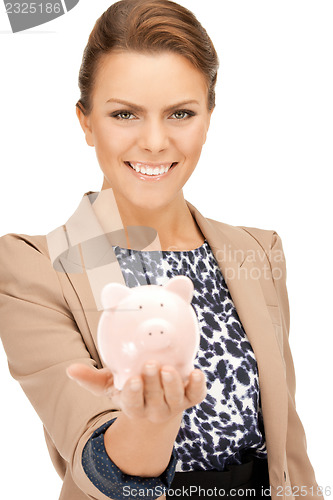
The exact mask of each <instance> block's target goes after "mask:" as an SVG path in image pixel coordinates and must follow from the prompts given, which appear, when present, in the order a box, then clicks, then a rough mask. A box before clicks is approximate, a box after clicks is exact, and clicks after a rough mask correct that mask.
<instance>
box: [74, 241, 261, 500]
mask: <svg viewBox="0 0 333 500" xmlns="http://www.w3.org/2000/svg"><path fill="white" fill-rule="evenodd" d="M114 251H115V254H116V256H117V259H118V262H119V265H120V267H121V270H122V273H123V276H124V280H125V283H126V285H127V286H129V287H135V286H141V285H146V284H152V285H163V284H164V283H166V281H168V280H169V279H170V278H172V277H173V276H177V275H184V276H188V277H189V278H191V280H192V281H193V284H194V294H193V298H192V306H193V308H194V310H195V313H196V315H197V318H198V321H199V326H200V349H199V352H198V354H197V357H196V359H195V363H194V364H195V367H196V368H200V369H201V370H202V371H204V373H205V375H206V380H207V388H208V392H207V396H206V398H205V400H204V401H203V402H202V403H200V404H198V405H196V406H194V407H192V408H189V409H187V410H186V411H185V412H184V415H183V420H182V423H181V427H180V430H179V433H178V435H177V438H176V442H175V444H174V452H173V456H174V458H175V464H174V466H175V470H176V471H192V470H219V471H222V470H224V469H225V466H226V465H230V464H240V463H242V456H243V455H244V454H245V453H247V452H249V451H251V452H252V453H253V454H254V455H256V456H257V457H259V458H266V456H267V451H266V446H265V436H264V426H263V419H262V413H261V407H260V391H259V378H258V368H257V363H256V359H255V355H254V352H253V350H252V347H251V344H250V342H249V340H248V338H247V336H246V333H245V331H244V329H243V327H242V324H241V322H240V319H239V317H238V314H237V311H236V309H235V306H234V304H233V301H232V298H231V296H230V293H229V290H228V288H227V285H226V282H225V280H224V278H223V276H222V273H221V270H220V268H219V266H218V263H217V261H216V259H215V256H214V254H213V252H212V250H211V248H210V246H209V244H208V242H207V241H205V242H204V243H203V244H202V245H201V246H200V247H199V248H196V249H194V250H188V251H157V252H154V251H136V250H130V249H126V248H120V247H117V246H115V247H114ZM104 425H105V424H104ZM96 433H97V431H95V434H96ZM97 434H98V433H97ZM83 458H84V457H83ZM87 460H88V458H87V456H86V463H85V467H84V468H85V470H86V473H87V474H88V476H89V473H88V472H87V470H90V469H93V468H92V467H89V464H87ZM109 460H110V459H109ZM90 475H91V476H92V477H90V476H89V477H90V479H91V480H92V482H94V480H93V473H92V472H90ZM113 494H114V493H113Z"/></svg>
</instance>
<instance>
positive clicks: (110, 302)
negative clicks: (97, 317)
mask: <svg viewBox="0 0 333 500" xmlns="http://www.w3.org/2000/svg"><path fill="white" fill-rule="evenodd" d="M130 294H131V289H130V288H128V287H127V286H125V285H121V284H120V283H108V284H107V285H105V287H104V288H103V289H102V293H101V302H102V306H103V309H111V308H113V307H117V305H118V304H119V302H121V301H122V300H123V299H125V298H126V297H128V296H129V295H130Z"/></svg>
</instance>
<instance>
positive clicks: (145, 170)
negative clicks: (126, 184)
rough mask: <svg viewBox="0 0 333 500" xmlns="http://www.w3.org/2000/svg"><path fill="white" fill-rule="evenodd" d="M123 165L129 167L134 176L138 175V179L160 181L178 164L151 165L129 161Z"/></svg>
mask: <svg viewBox="0 0 333 500" xmlns="http://www.w3.org/2000/svg"><path fill="white" fill-rule="evenodd" d="M124 163H125V165H127V166H128V167H130V168H131V169H132V171H133V172H134V173H135V174H137V175H139V177H140V178H145V179H160V178H161V177H164V176H166V175H167V174H168V172H169V171H170V170H171V169H173V168H174V167H175V166H176V165H177V164H178V162H173V163H160V164H151V163H142V162H129V161H125V162H124Z"/></svg>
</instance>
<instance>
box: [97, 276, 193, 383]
mask: <svg viewBox="0 0 333 500" xmlns="http://www.w3.org/2000/svg"><path fill="white" fill-rule="evenodd" d="M192 296H193V283H192V281H191V280H190V278H187V277H186V276H176V277H174V278H171V279H170V280H169V281H168V283H167V284H166V285H164V286H160V285H143V286H137V287H135V288H128V287H126V286H124V285H121V284H119V283H109V284H107V285H106V286H105V287H104V288H103V290H102V294H101V301H102V306H103V309H104V310H103V313H102V315H101V318H100V320H99V324H98V332H97V343H98V348H99V351H100V354H101V357H102V360H103V362H104V364H105V365H106V366H107V367H108V368H109V369H110V370H111V371H112V373H113V376H114V385H115V387H116V388H117V389H119V390H121V389H122V388H123V386H124V384H125V382H126V380H127V379H128V378H129V377H132V376H133V375H139V374H140V373H142V369H143V365H144V363H145V361H148V360H155V361H156V362H157V363H159V364H171V365H173V366H175V368H176V369H177V370H178V371H179V373H180V375H181V376H182V378H183V379H184V381H186V379H187V378H188V375H189V373H190V372H191V371H192V370H193V369H194V367H193V362H194V358H195V356H196V353H197V351H198V348H199V342H200V333H199V325H198V320H197V317H196V314H195V312H194V309H193V307H192V306H191V300H192Z"/></svg>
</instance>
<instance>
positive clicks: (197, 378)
mask: <svg viewBox="0 0 333 500" xmlns="http://www.w3.org/2000/svg"><path fill="white" fill-rule="evenodd" d="M192 376H193V378H194V380H195V382H199V381H200V380H201V373H199V372H194V373H193V375H192Z"/></svg>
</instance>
